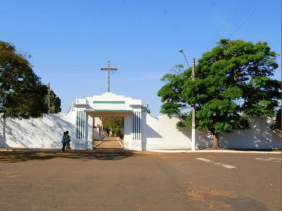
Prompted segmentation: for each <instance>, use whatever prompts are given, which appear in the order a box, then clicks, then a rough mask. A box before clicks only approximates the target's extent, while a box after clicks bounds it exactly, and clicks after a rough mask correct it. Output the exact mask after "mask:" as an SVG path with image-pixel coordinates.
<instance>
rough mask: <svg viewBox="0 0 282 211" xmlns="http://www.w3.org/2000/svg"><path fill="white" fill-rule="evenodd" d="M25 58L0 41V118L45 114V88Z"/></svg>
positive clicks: (12, 47)
mask: <svg viewBox="0 0 282 211" xmlns="http://www.w3.org/2000/svg"><path fill="white" fill-rule="evenodd" d="M26 57H27V56H26V55H24V54H22V53H17V52H16V50H15V47H14V46H13V45H11V44H9V43H7V42H2V41H0V113H2V114H3V117H4V118H5V117H12V118H18V117H21V118H29V117H39V116H41V115H42V113H47V111H48V108H47V106H46V104H45V101H44V98H43V97H42V96H45V95H46V94H47V86H46V85H43V84H42V83H41V81H40V78H39V77H38V76H37V75H35V74H34V72H33V70H32V68H31V65H30V63H29V62H28V60H27V58H26Z"/></svg>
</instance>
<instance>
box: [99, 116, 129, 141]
mask: <svg viewBox="0 0 282 211" xmlns="http://www.w3.org/2000/svg"><path fill="white" fill-rule="evenodd" d="M103 128H104V130H105V131H106V132H107V133H108V134H109V131H111V132H112V133H114V134H116V135H117V136H119V137H120V138H121V139H122V138H123V135H124V134H123V118H122V117H103Z"/></svg>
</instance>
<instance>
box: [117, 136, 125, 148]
mask: <svg viewBox="0 0 282 211" xmlns="http://www.w3.org/2000/svg"><path fill="white" fill-rule="evenodd" d="M117 140H118V142H119V144H120V145H121V146H122V148H124V146H123V144H122V143H121V142H120V141H121V139H120V137H117Z"/></svg>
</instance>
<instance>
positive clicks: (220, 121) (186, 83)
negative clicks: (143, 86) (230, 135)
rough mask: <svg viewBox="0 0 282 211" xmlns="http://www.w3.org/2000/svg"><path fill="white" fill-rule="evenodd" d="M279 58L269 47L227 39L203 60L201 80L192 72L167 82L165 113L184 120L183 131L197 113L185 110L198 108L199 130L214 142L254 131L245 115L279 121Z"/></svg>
mask: <svg viewBox="0 0 282 211" xmlns="http://www.w3.org/2000/svg"><path fill="white" fill-rule="evenodd" d="M276 56H278V54H277V53H275V52H273V51H271V50H270V47H269V46H268V45H267V43H266V42H258V43H256V44H255V45H254V44H253V43H252V42H245V41H242V40H233V41H231V40H229V39H221V40H220V41H219V42H218V43H217V46H216V47H215V48H213V49H212V51H208V52H206V53H204V54H203V56H202V58H200V59H199V60H198V64H197V65H196V67H195V75H196V78H195V81H193V80H192V77H191V76H192V68H189V69H187V70H186V71H184V72H182V73H178V74H167V75H165V76H164V77H163V78H162V79H161V80H163V81H166V82H167V83H166V84H165V85H164V86H163V87H162V88H161V89H160V90H159V92H158V96H160V97H161V100H162V102H163V105H162V108H161V112H162V113H165V114H168V115H169V116H171V115H176V116H178V117H179V118H180V119H181V121H180V122H179V123H178V126H179V127H185V126H187V125H190V126H191V125H192V114H191V112H190V113H187V112H186V113H185V112H183V108H184V109H185V108H188V107H190V106H193V105H194V106H195V108H196V128H197V129H208V130H209V131H210V132H211V133H212V134H213V135H214V137H218V134H219V133H220V132H222V131H225V132H232V131H233V130H234V129H248V128H249V124H248V121H247V119H245V118H243V117H242V116H241V115H240V112H243V114H244V116H273V115H274V110H275V108H276V107H277V106H278V104H279V103H278V101H279V99H281V97H280V93H281V90H280V85H281V82H280V81H278V80H273V79H271V78H270V76H273V73H274V70H275V69H276V68H277V67H278V64H277V63H276V61H275V59H276ZM239 101H243V103H242V104H240V103H239ZM214 141H218V140H217V138H215V139H214ZM214 146H215V148H217V147H218V143H217V144H215V143H214Z"/></svg>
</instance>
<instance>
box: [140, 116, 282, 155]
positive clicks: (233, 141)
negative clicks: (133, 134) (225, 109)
mask: <svg viewBox="0 0 282 211" xmlns="http://www.w3.org/2000/svg"><path fill="white" fill-rule="evenodd" d="M143 117H145V118H144V119H143V125H144V126H143V128H144V131H143V132H144V135H143V140H142V143H143V150H154V149H191V132H192V131H191V128H190V127H186V128H177V126H176V123H177V122H178V118H176V117H171V118H169V117H168V116H159V117H158V119H157V118H154V117H152V116H151V115H150V114H148V113H147V114H146V115H143ZM248 120H249V123H250V127H251V129H250V130H237V131H234V133H224V132H222V133H220V135H219V146H220V147H221V148H231V149H281V135H280V133H275V132H273V131H271V130H270V129H269V127H270V125H271V124H272V122H271V119H270V118H260V117H256V118H248ZM212 144H213V141H212V135H211V134H210V133H209V132H208V131H207V130H196V148H210V147H212Z"/></svg>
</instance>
